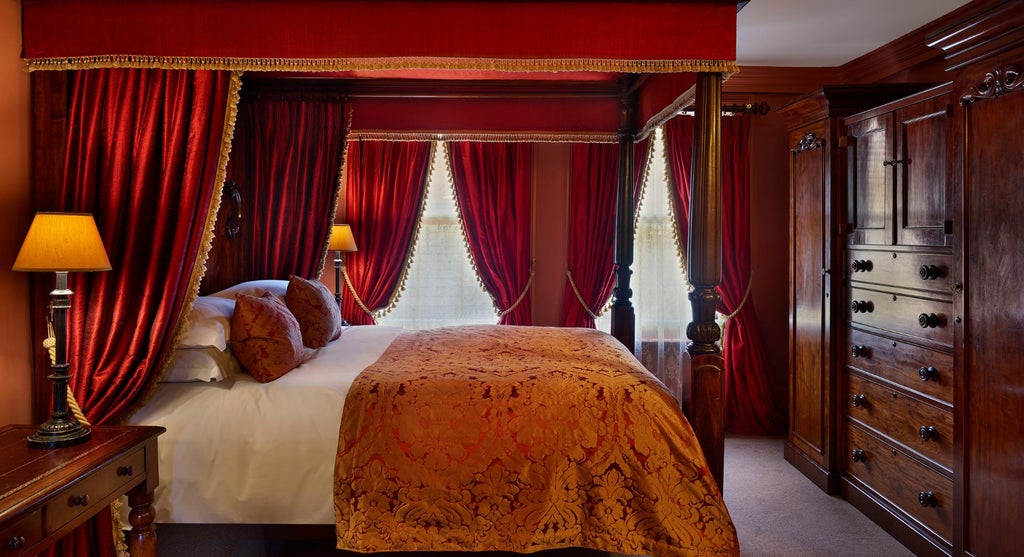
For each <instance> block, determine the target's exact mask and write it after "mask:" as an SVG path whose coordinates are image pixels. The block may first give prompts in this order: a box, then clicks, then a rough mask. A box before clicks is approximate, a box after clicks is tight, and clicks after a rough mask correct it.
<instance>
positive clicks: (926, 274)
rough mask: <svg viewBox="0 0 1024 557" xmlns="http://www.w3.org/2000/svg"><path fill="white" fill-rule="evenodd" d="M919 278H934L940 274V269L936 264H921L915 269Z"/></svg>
mask: <svg viewBox="0 0 1024 557" xmlns="http://www.w3.org/2000/svg"><path fill="white" fill-rule="evenodd" d="M917 274H918V275H919V276H920V277H921V280H935V279H937V278H939V277H941V276H942V269H940V268H939V266H938V265H921V268H920V269H918V270H917Z"/></svg>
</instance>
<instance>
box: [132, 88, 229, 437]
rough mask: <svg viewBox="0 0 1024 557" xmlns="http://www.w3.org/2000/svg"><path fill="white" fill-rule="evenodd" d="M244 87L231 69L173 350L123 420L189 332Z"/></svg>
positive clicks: (152, 388)
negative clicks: (209, 194) (200, 232)
mask: <svg viewBox="0 0 1024 557" xmlns="http://www.w3.org/2000/svg"><path fill="white" fill-rule="evenodd" d="M241 87H242V74H241V72H232V73H231V78H230V81H229V83H228V97H227V110H225V113H224V126H223V128H221V136H220V155H219V156H218V159H217V173H216V175H215V176H214V184H216V187H214V188H213V199H212V200H211V202H210V208H209V210H208V211H207V213H206V226H205V227H204V228H203V236H202V240H201V241H200V242H199V252H198V253H197V254H196V259H195V264H194V265H193V266H192V274H191V276H190V277H189V282H188V289H187V290H186V292H185V300H184V302H183V306H182V308H181V311H180V312H179V316H180V317H178V323H177V325H175V328H174V336H173V337H172V341H171V350H169V351H168V352H167V353H166V354H164V355H163V357H162V358H161V359H160V362H159V364H158V369H159V372H158V373H157V375H156V378H155V379H153V380H152V381H150V382H149V385H148V386H147V387H146V390H145V391H144V392H143V394H142V396H141V397H139V401H138V402H137V403H135V405H134V406H133V407H132V408H130V409H128V411H127V412H125V415H124V416H122V417H121V420H120V421H121V423H125V422H127V420H128V418H130V417H131V416H132V415H133V414H134V413H135V412H136V411H138V409H139V408H141V407H142V406H143V405H145V404H146V402H148V401H149V399H150V398H151V397H152V396H153V393H154V392H156V387H157V384H158V383H159V382H160V380H161V379H163V378H164V376H165V375H166V374H167V371H168V369H169V367H170V363H171V354H172V352H173V351H174V349H175V348H177V347H178V345H180V344H181V342H182V341H183V340H184V339H185V336H186V331H188V328H189V326H190V325H191V323H192V315H191V313H192V304H193V303H195V301H196V298H197V297H198V296H199V285H200V283H201V282H202V280H203V276H204V275H205V274H206V261H207V259H208V257H209V255H210V250H212V249H213V236H214V230H215V227H216V225H217V213H219V212H220V204H221V199H222V198H223V192H224V188H223V187H222V185H223V184H224V180H225V179H226V177H227V168H228V159H229V158H230V156H231V143H232V140H233V139H234V135H235V119H236V117H237V115H238V100H239V91H240V90H241Z"/></svg>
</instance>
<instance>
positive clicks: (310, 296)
mask: <svg viewBox="0 0 1024 557" xmlns="http://www.w3.org/2000/svg"><path fill="white" fill-rule="evenodd" d="M284 300H285V303H286V304H287V305H288V309H289V310H291V312H292V315H294V316H295V319H296V320H297V321H298V322H299V329H300V330H301V331H302V344H305V345H306V346H308V347H310V348H320V347H321V346H324V345H326V344H327V343H328V342H331V341H332V340H334V339H336V338H338V337H340V336H341V310H340V309H338V302H337V301H336V300H335V299H334V295H333V294H331V291H330V290H328V289H327V287H326V286H324V283H322V282H320V281H318V280H309V279H304V278H301V277H296V276H291V277H289V278H288V291H287V293H285V297H284Z"/></svg>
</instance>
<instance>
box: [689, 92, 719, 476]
mask: <svg viewBox="0 0 1024 557" xmlns="http://www.w3.org/2000/svg"><path fill="white" fill-rule="evenodd" d="M694 112H695V113H694V116H695V118H696V120H695V125H694V129H693V134H694V138H693V144H694V149H693V169H692V173H691V175H692V177H693V179H692V180H691V181H690V233H689V243H688V245H687V256H686V264H687V265H686V270H687V275H688V276H687V278H688V279H689V282H690V285H691V286H692V288H693V290H692V291H691V292H690V295H689V297H690V303H691V304H692V306H693V322H692V323H690V324H689V326H687V328H686V336H687V337H688V338H689V339H690V342H689V343H688V344H687V346H686V351H687V355H688V357H687V360H688V363H689V367H690V401H689V413H690V424H691V425H692V426H693V430H694V433H696V435H697V439H698V440H699V441H700V444H701V448H703V450H704V457H705V458H706V459H707V462H708V468H710V470H711V473H712V475H713V476H714V477H715V480H716V481H717V482H718V485H719V486H721V485H722V474H723V459H724V454H725V412H724V398H723V393H724V383H723V381H724V377H725V374H724V368H725V360H724V359H723V358H722V351H721V349H720V348H719V346H718V340H719V339H720V338H721V331H720V330H719V327H718V324H717V323H716V322H715V309H716V308H717V306H718V300H719V295H718V292H717V291H716V290H715V287H717V286H718V283H719V282H721V280H722V74H720V73H699V74H697V90H696V100H695V107H694Z"/></svg>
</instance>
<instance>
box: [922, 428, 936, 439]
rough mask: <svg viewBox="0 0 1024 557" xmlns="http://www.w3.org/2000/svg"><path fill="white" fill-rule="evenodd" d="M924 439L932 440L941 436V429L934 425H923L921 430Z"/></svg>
mask: <svg viewBox="0 0 1024 557" xmlns="http://www.w3.org/2000/svg"><path fill="white" fill-rule="evenodd" d="M920 434H921V440H922V441H931V440H933V439H938V438H939V430H937V429H935V426H933V425H923V426H921V430H920Z"/></svg>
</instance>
